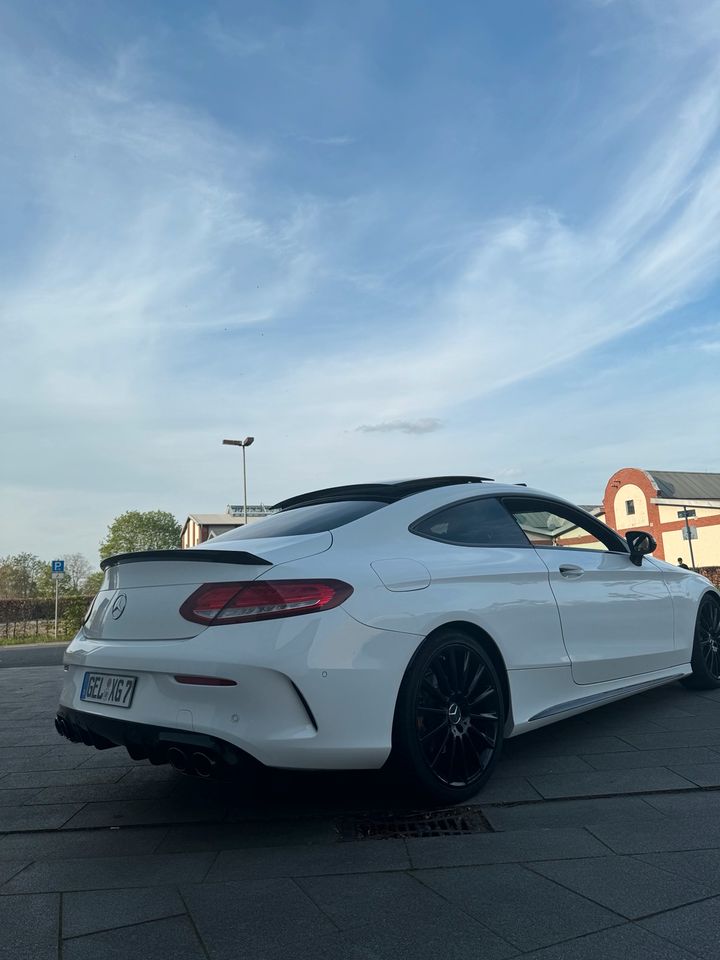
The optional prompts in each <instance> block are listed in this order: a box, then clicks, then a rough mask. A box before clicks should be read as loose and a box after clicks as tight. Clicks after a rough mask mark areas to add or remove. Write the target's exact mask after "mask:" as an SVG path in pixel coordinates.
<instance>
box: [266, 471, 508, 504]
mask: <svg viewBox="0 0 720 960" xmlns="http://www.w3.org/2000/svg"><path fill="white" fill-rule="evenodd" d="M476 483H493V481H492V480H491V479H490V477H474V476H448V477H417V478H413V479H409V480H382V481H378V482H375V483H352V484H346V485H344V486H340V487H325V488H324V489H322V490H312V491H310V492H309V493H301V494H299V495H298V496H295V497H288V498H287V499H286V500H281V501H280V502H279V503H276V504H275V505H274V507H273V508H272V509H273V510H292V509H293V508H294V507H306V506H309V505H310V504H315V503H332V502H333V501H336V500H380V501H382V502H384V503H395V502H396V501H397V500H403V499H404V498H405V497H410V496H413V495H414V494H416V493H423V492H424V491H425V490H435V489H437V488H438V487H451V486H456V485H459V484H476Z"/></svg>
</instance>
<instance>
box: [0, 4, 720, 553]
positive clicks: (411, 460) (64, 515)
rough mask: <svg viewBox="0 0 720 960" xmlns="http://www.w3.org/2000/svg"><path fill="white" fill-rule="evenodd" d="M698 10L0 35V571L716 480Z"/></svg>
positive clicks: (65, 12)
mask: <svg viewBox="0 0 720 960" xmlns="http://www.w3.org/2000/svg"><path fill="white" fill-rule="evenodd" d="M719 53H720V5H719V4H718V3H717V2H714V0H713V2H706V0H697V2H694V3H692V4H687V3H684V2H682V0H653V2H644V0H602V2H601V0H553V2H542V0H533V2H519V0H518V2H517V3H506V2H500V0H495V2H488V3H476V2H470V0H467V2H460V0H458V2H455V3H452V4H443V5H441V4H420V3H417V2H404V0H394V2H392V3H390V2H380V0H369V2H363V3H362V4H356V3H349V2H347V3H346V2H337V0H333V2H303V0H293V2H286V3H243V2H202V3H201V2H197V3H186V4H177V3H174V2H164V3H163V2H156V3H153V4H147V3H138V2H127V0H126V2H123V3H120V2H104V3H103V2H98V3H95V4H92V5H91V6H88V5H87V4H81V3H79V2H68V0H64V2H63V0H61V2H58V3H54V4H47V3H37V2H36V3H32V2H31V3H28V2H23V3H22V4H21V3H19V2H16V3H13V2H10V3H6V4H5V5H4V6H3V8H2V10H1V11H0V129H2V130H3V137H2V140H1V142H0V202H1V204H2V215H1V216H0V284H1V287H0V289H1V290H2V296H1V297H0V324H1V325H2V341H1V343H2V349H1V350H0V399H1V400H2V410H3V418H2V419H3V467H2V471H0V555H3V554H7V553H11V552H17V551H20V550H30V551H31V552H34V553H37V554H39V555H41V556H43V557H46V558H48V559H49V558H50V555H51V554H56V555H61V554H62V553H64V552H75V551H80V552H83V553H85V554H86V555H87V556H88V558H89V559H91V560H93V561H94V560H95V559H96V550H97V543H98V541H99V540H100V538H101V537H102V535H103V534H104V532H105V529H106V527H107V525H108V523H110V522H111V520H112V519H113V517H115V516H116V515H117V514H119V513H121V512H123V511H124V510H126V509H156V508H160V509H168V510H171V511H172V512H173V513H175V515H176V516H178V518H179V519H183V518H184V517H185V516H186V515H187V513H188V512H192V511H194V512H210V511H215V510H223V509H224V506H225V504H226V503H228V502H231V501H232V502H238V501H239V500H240V499H241V493H242V491H241V484H240V456H239V453H238V451H234V450H231V449H228V448H223V447H222V446H221V443H220V441H221V440H222V438H223V437H225V436H231V437H232V436H245V435H247V434H253V435H255V437H256V438H257V439H256V443H255V445H254V446H253V447H252V449H251V450H250V451H249V455H248V468H249V497H250V499H251V501H259V500H264V501H265V502H273V501H274V500H276V499H279V498H281V497H283V496H287V495H291V494H293V493H296V492H299V491H301V490H303V489H306V488H312V487H313V486H315V485H318V486H323V485H327V484H331V483H334V482H352V481H360V480H363V479H366V478H383V477H394V476H409V475H418V474H427V473H436V472H443V473H444V472H462V473H480V474H482V475H488V476H495V477H498V478H502V479H512V480H525V481H527V482H528V483H530V484H531V485H536V486H539V487H543V488H546V489H550V490H553V491H555V492H558V493H560V494H563V495H565V496H568V497H570V498H572V499H576V500H578V501H581V502H584V503H589V502H598V501H599V500H600V498H601V496H602V491H603V489H604V485H605V482H606V480H607V478H608V477H609V475H610V474H611V473H613V472H614V471H615V470H616V469H618V468H619V467H621V466H631V465H632V466H641V467H647V468H653V469H697V470H704V469H707V470H718V471H720V453H718V447H717V436H718V428H717V423H718V413H720V402H719V401H720V387H719V386H718V376H717V369H718V363H719V362H720V325H719V324H718V307H717V305H718V292H719V289H720V288H719V286H718V282H717V276H718V259H719V257H720V152H719V148H720V139H719V137H718V133H719V130H720V69H719V68H718V66H717V64H718V62H719V58H718V54H719Z"/></svg>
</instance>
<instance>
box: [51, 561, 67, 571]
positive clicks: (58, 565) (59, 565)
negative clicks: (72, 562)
mask: <svg viewBox="0 0 720 960" xmlns="http://www.w3.org/2000/svg"><path fill="white" fill-rule="evenodd" d="M52 572H53V573H65V561H64V560H53V561H52Z"/></svg>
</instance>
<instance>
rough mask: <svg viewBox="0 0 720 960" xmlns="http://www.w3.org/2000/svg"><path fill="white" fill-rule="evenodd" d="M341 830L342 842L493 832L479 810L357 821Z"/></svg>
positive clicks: (382, 816)
mask: <svg viewBox="0 0 720 960" xmlns="http://www.w3.org/2000/svg"><path fill="white" fill-rule="evenodd" d="M338 829H339V832H340V839H341V840H389V839H397V840H409V839H411V838H413V839H414V838H417V837H458V836H465V835H468V834H473V833H488V832H491V831H492V827H491V826H490V824H489V823H488V822H487V820H486V819H485V817H483V815H482V814H481V813H480V811H479V810H473V809H471V808H457V807H455V808H453V809H451V810H431V811H425V812H417V813H416V812H410V813H399V814H395V813H389V814H376V815H374V816H366V817H357V818H355V819H352V820H350V819H348V820H343V821H341V822H340V823H339V824H338Z"/></svg>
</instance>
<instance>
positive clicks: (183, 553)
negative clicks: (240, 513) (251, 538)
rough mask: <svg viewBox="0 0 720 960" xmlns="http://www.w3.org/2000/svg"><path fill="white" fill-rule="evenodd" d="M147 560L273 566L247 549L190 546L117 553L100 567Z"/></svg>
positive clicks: (102, 568)
mask: <svg viewBox="0 0 720 960" xmlns="http://www.w3.org/2000/svg"><path fill="white" fill-rule="evenodd" d="M145 560H163V561H165V560H184V561H185V562H186V563H194V562H195V561H196V560H199V561H202V563H248V564H250V563H254V564H259V565H261V566H263V567H271V566H272V563H271V561H270V560H263V559H262V557H256V556H255V554H254V553H247V552H246V551H245V550H196V549H195V548H194V547H190V548H189V549H188V550H140V551H138V552H137V553H116V554H115V556H113V557H106V558H105V560H103V561H102V563H101V564H100V569H101V570H107V569H108V567H117V566H119V565H120V564H121V563H142V562H143V561H145Z"/></svg>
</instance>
